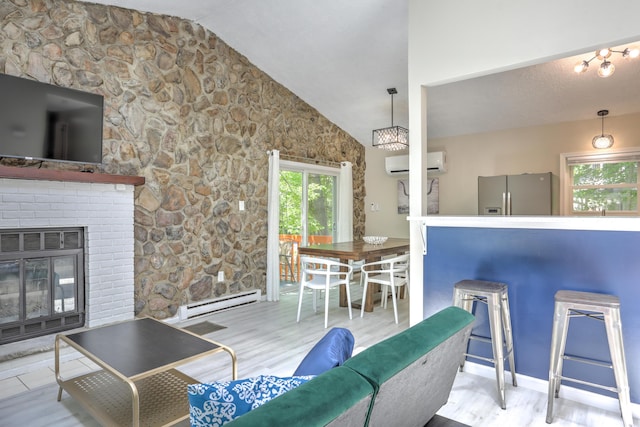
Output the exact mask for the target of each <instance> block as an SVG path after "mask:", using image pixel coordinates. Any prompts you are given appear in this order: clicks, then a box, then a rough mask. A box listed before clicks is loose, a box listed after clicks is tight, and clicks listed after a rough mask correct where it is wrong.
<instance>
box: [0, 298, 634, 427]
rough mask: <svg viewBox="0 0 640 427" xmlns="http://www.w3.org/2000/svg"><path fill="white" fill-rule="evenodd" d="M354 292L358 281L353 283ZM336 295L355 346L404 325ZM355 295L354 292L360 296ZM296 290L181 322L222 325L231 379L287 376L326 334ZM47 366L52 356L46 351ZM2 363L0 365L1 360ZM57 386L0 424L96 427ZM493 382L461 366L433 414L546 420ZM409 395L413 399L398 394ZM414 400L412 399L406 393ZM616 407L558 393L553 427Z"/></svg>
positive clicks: (15, 404)
mask: <svg viewBox="0 0 640 427" xmlns="http://www.w3.org/2000/svg"><path fill="white" fill-rule="evenodd" d="M352 290H353V293H354V294H358V292H359V287H358V286H353V287H352ZM336 297H337V295H332V298H331V308H330V313H329V329H330V328H331V327H334V326H337V327H345V328H349V329H350V330H351V331H352V333H353V334H354V337H355V340H356V343H355V352H358V351H361V350H362V349H364V348H366V347H368V346H370V345H372V344H375V343H376V342H378V341H380V340H382V339H384V338H386V337H388V336H391V335H393V334H395V333H397V332H399V331H401V330H403V329H405V328H407V327H408V301H407V300H402V301H400V304H399V312H400V324H399V325H396V324H395V323H394V320H393V308H392V307H391V304H389V307H388V308H387V310H382V309H380V308H379V307H376V309H375V311H374V312H373V313H365V317H364V318H360V313H359V312H358V311H356V310H354V313H353V314H354V318H353V320H349V317H348V313H347V309H346V308H339V307H337V300H336ZM354 297H356V298H359V295H355V296H354ZM296 308H297V295H296V294H285V295H282V298H281V301H280V302H279V303H269V302H262V303H258V304H253V305H248V306H245V307H241V308H236V309H232V310H228V311H225V312H220V313H217V314H214V315H211V316H207V317H206V318H205V319H203V318H200V319H197V320H191V321H189V322H185V323H184V324H182V326H184V325H187V324H192V323H197V322H199V321H202V320H207V321H210V322H213V323H216V324H219V325H223V326H226V328H225V329H222V330H218V331H215V332H213V333H211V334H208V335H206V337H207V338H209V339H212V340H215V341H219V342H221V343H224V344H226V345H228V346H230V347H231V348H233V349H234V350H235V351H236V353H237V356H238V377H239V378H244V377H249V376H253V375H258V374H272V375H283V376H285V375H290V374H291V373H292V372H293V371H294V370H295V368H296V367H297V365H298V363H300V361H301V360H302V358H303V357H304V355H305V354H306V353H307V351H308V350H309V349H310V348H311V347H312V346H313V344H314V343H315V342H316V341H318V339H320V338H321V337H322V336H323V335H324V334H325V333H326V332H327V330H328V329H327V330H325V329H324V328H323V323H324V319H323V313H322V311H321V308H320V309H319V310H320V311H319V312H318V313H317V314H314V313H313V310H312V308H311V295H305V300H304V305H303V309H302V318H301V321H300V323H296V321H295V316H296ZM50 357H51V363H52V364H53V354H51V355H50ZM0 369H2V365H0ZM181 370H183V371H184V372H185V373H187V374H188V375H190V376H192V377H194V378H197V379H198V380H199V381H203V382H206V381H216V380H221V379H230V377H231V370H230V363H229V357H228V356H227V355H226V354H221V355H216V356H213V357H210V358H207V359H203V360H201V361H198V362H194V363H191V364H188V365H184V366H183V367H182V368H181ZM56 393H57V386H56V385H55V384H50V385H46V386H42V387H39V388H35V389H33V390H30V391H27V392H24V393H21V394H19V395H17V396H14V397H11V398H7V399H4V400H0V425H2V426H6V427H13V426H16V427H18V426H20V427H22V426H26V425H28V426H30V427H38V426H43V427H44V426H60V427H74V426H97V425H98V424H97V423H96V422H95V421H94V420H93V419H92V418H91V416H90V415H89V414H87V413H86V412H85V411H84V410H83V409H82V408H81V407H80V406H79V404H78V403H77V402H75V401H74V399H72V398H71V397H69V396H68V395H67V394H63V398H62V402H57V401H56ZM495 393H496V391H495V380H494V379H493V380H492V379H490V378H486V377H484V376H479V375H473V374H470V373H467V372H463V373H460V374H458V376H457V377H456V381H455V384H454V387H453V390H452V393H451V396H450V398H449V402H448V403H447V404H446V405H445V406H444V407H443V408H442V409H441V410H440V412H439V414H440V415H442V416H445V417H448V418H451V419H454V420H456V421H459V422H462V423H465V424H468V425H470V426H474V427H476V426H477V427H482V426H546V425H547V424H546V423H545V411H546V394H545V393H540V392H536V391H533V390H530V389H527V388H525V387H522V386H521V387H518V388H515V389H514V388H512V387H510V388H509V389H508V390H507V399H508V400H507V406H508V407H507V410H501V409H500V408H499V407H498V405H497V403H496V397H495ZM404 398H412V397H404ZM413 398H417V397H413ZM618 425H622V421H621V418H620V415H619V413H617V412H608V411H604V410H599V409H594V408H592V407H588V406H586V405H582V404H578V403H575V402H572V401H569V400H566V399H562V398H561V399H558V401H557V404H556V410H555V418H554V423H553V424H552V426H555V427H568V426H584V427H591V426H593V427H596V426H597V427H601V426H618Z"/></svg>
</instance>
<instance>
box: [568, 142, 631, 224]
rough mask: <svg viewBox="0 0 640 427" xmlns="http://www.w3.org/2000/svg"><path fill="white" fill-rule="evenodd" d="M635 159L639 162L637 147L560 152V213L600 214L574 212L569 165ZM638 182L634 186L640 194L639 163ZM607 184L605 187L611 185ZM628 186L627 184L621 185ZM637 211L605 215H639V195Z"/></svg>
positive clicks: (586, 215) (583, 215)
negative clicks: (604, 150) (600, 150)
mask: <svg viewBox="0 0 640 427" xmlns="http://www.w3.org/2000/svg"><path fill="white" fill-rule="evenodd" d="M624 161H636V162H639V163H640V149H638V148H635V147H634V148H622V149H616V150H607V151H606V152H593V151H585V152H579V153H562V154H560V215H563V216H580V217H593V216H598V215H600V214H599V213H594V212H574V211H573V191H572V190H573V181H572V177H571V165H572V164H579V163H597V162H612V163H614V162H624ZM638 169H639V170H638V183H636V186H635V188H637V189H638V195H639V196H640V164H639V168H638ZM613 186H614V185H608V186H607V187H608V188H609V187H613ZM621 186H623V187H626V188H629V184H624V185H621ZM638 205H639V206H638V211H636V212H635V213H633V212H630V211H624V212H609V211H606V213H605V214H606V215H607V216H627V217H628V216H634V217H636V216H640V197H639V198H638Z"/></svg>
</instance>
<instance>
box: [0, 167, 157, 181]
mask: <svg viewBox="0 0 640 427" xmlns="http://www.w3.org/2000/svg"><path fill="white" fill-rule="evenodd" d="M0 178H9V179H33V180H41V181H67V182H87V183H100V184H127V185H142V184H144V181H145V179H144V177H143V176H127V175H110V174H105V173H95V172H77V171H65V170H57V169H37V168H33V167H22V168H20V167H13V166H0Z"/></svg>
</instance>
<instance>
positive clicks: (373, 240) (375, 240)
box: [362, 236, 388, 245]
mask: <svg viewBox="0 0 640 427" xmlns="http://www.w3.org/2000/svg"><path fill="white" fill-rule="evenodd" d="M387 239H388V237H385V236H364V237H363V238H362V240H364V242H365V243H368V244H370V245H381V244H383V243H384V242H386V241H387Z"/></svg>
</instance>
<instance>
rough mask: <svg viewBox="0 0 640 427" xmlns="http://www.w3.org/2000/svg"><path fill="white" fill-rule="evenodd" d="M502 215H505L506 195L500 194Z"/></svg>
mask: <svg viewBox="0 0 640 427" xmlns="http://www.w3.org/2000/svg"><path fill="white" fill-rule="evenodd" d="M502 215H507V193H505V192H503V193H502Z"/></svg>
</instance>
